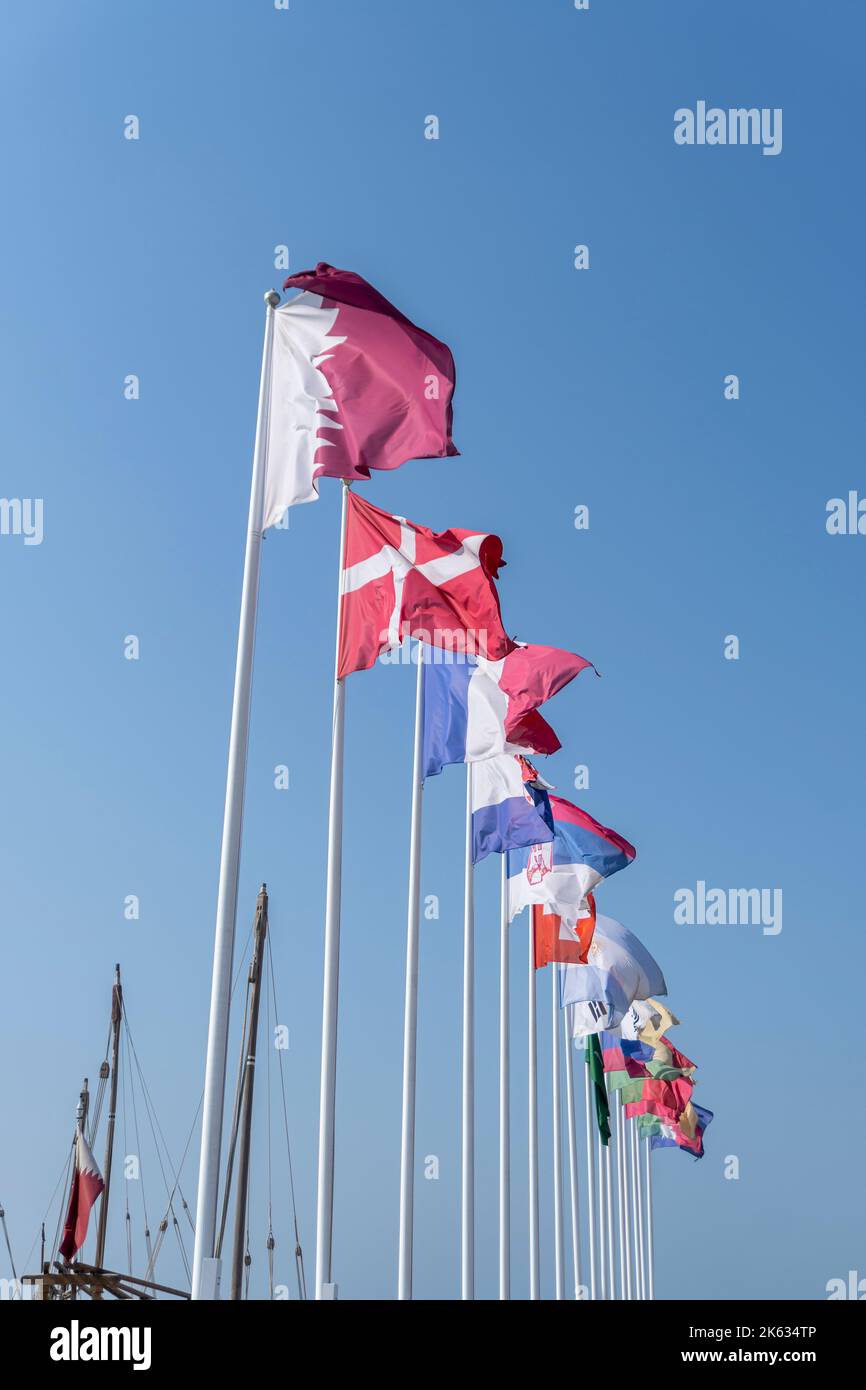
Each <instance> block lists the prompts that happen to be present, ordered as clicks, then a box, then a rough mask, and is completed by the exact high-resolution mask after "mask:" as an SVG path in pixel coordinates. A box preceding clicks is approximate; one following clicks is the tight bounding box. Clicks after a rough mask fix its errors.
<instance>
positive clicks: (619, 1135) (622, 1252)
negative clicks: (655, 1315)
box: [616, 1092, 631, 1299]
mask: <svg viewBox="0 0 866 1390" xmlns="http://www.w3.org/2000/svg"><path fill="white" fill-rule="evenodd" d="M625 1136H626V1128H625V1116H624V1114H623V1110H622V1093H621V1092H620V1095H619V1103H618V1104H617V1107H616V1184H617V1197H618V1201H619V1273H620V1296H621V1297H622V1298H624V1299H630V1298H631V1245H630V1242H631V1231H630V1229H629V1219H628V1179H627V1173H628V1168H627V1166H626V1152H625Z"/></svg>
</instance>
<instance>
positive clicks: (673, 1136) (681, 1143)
mask: <svg viewBox="0 0 866 1390" xmlns="http://www.w3.org/2000/svg"><path fill="white" fill-rule="evenodd" d="M692 1109H693V1110H694V1112H695V1116H696V1124H695V1132H694V1134H693V1135H688V1134H684V1133H683V1131H682V1129H681V1127H680V1126H679V1125H672V1124H668V1123H666V1122H665V1121H664V1120H658V1119H656V1118H655V1116H652V1117H650V1116H645V1115H641V1116H640V1118H639V1119H638V1125H639V1126H640V1131H641V1134H643V1135H644V1136H645V1137H646V1138H648V1139H649V1141H650V1143H651V1146H652V1147H653V1148H654V1149H682V1150H683V1152H684V1153H690V1154H692V1155H693V1156H694V1157H695V1158H703V1156H704V1134H705V1133H706V1131H707V1129H708V1127H709V1125H710V1124H711V1123H712V1120H713V1112H712V1110H705V1109H704V1107H703V1106H702V1105H694V1106H693V1107H692Z"/></svg>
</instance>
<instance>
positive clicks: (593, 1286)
mask: <svg viewBox="0 0 866 1390" xmlns="http://www.w3.org/2000/svg"><path fill="white" fill-rule="evenodd" d="M587 1043H588V1040H587V1039H586V1038H584V1041H583V1049H584V1052H583V1073H584V1081H585V1083H586V1084H585V1087H584V1096H585V1097H586V1192H587V1209H588V1211H589V1296H590V1298H592V1299H596V1298H597V1297H598V1284H597V1282H596V1272H595V1146H594V1144H593V1142H592V1098H591V1096H590V1091H591V1089H592V1083H591V1081H590V1076H589V1066H588V1065H587V1060H586V1049H587Z"/></svg>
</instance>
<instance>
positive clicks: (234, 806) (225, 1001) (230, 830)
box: [192, 290, 280, 1298]
mask: <svg viewBox="0 0 866 1390" xmlns="http://www.w3.org/2000/svg"><path fill="white" fill-rule="evenodd" d="M279 302H280V296H279V295H278V294H277V292H276V290H268V292H267V294H266V295H265V303H266V305H267V309H266V311H265V338H264V346H263V348H262V370H261V377H260V380H259V403H258V411H257V416H256V439H255V445H254V448H253V472H252V482H251V485H250V507H249V514H248V517H247V541H246V550H245V553H244V577H243V584H242V588H241V614H240V623H239V627H238V646H237V657H236V660H235V684H234V694H233V697H232V720H231V732H230V734H229V756H228V771H227V773H226V799H225V811H224V815H223V837H222V849H221V851H220V874H219V889H218V891H217V910H216V929H215V933H214V956H213V976H212V979H211V997H210V1018H209V1021H208V1038H207V1062H206V1065H205V1078H204V1100H203V1102H202V1130H201V1155H200V1158H199V1170H198V1198H197V1201H196V1223H195V1246H194V1252H193V1267H192V1297H193V1298H218V1297H219V1264H218V1262H216V1261H214V1259H213V1254H214V1237H215V1234H216V1211H217V1196H218V1191H219V1170H220V1154H221V1150H222V1126H223V1105H224V1100H225V1082H226V1047H227V1044H228V1029H229V1010H230V999H231V976H232V960H233V957H234V944H235V920H236V917H237V904H238V873H239V869H240V856H241V832H242V828H243V815H244V786H245V783H246V773H247V745H248V742H249V728H250V698H251V694H252V681H253V654H254V651H255V644H256V608H257V604H258V594H259V569H260V565H261V549H262V520H263V514H264V495H265V470H266V467H267V421H268V401H269V389H270V378H271V356H272V352H273V341H274V309H275V307H276V305H277V304H279ZM203 1276H204V1277H203Z"/></svg>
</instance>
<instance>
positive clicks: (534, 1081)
mask: <svg viewBox="0 0 866 1390" xmlns="http://www.w3.org/2000/svg"><path fill="white" fill-rule="evenodd" d="M528 963H529V978H528V983H529V1000H528V1004H529V1008H528V1019H529V1024H528V1029H527V1031H528V1034H529V1087H528V1089H529V1297H530V1299H539V1298H541V1277H540V1269H539V1265H540V1248H539V1240H538V1025H537V1020H536V991H535V924H534V922H533V920H532V908H531V907H530V909H529V961H528Z"/></svg>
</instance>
